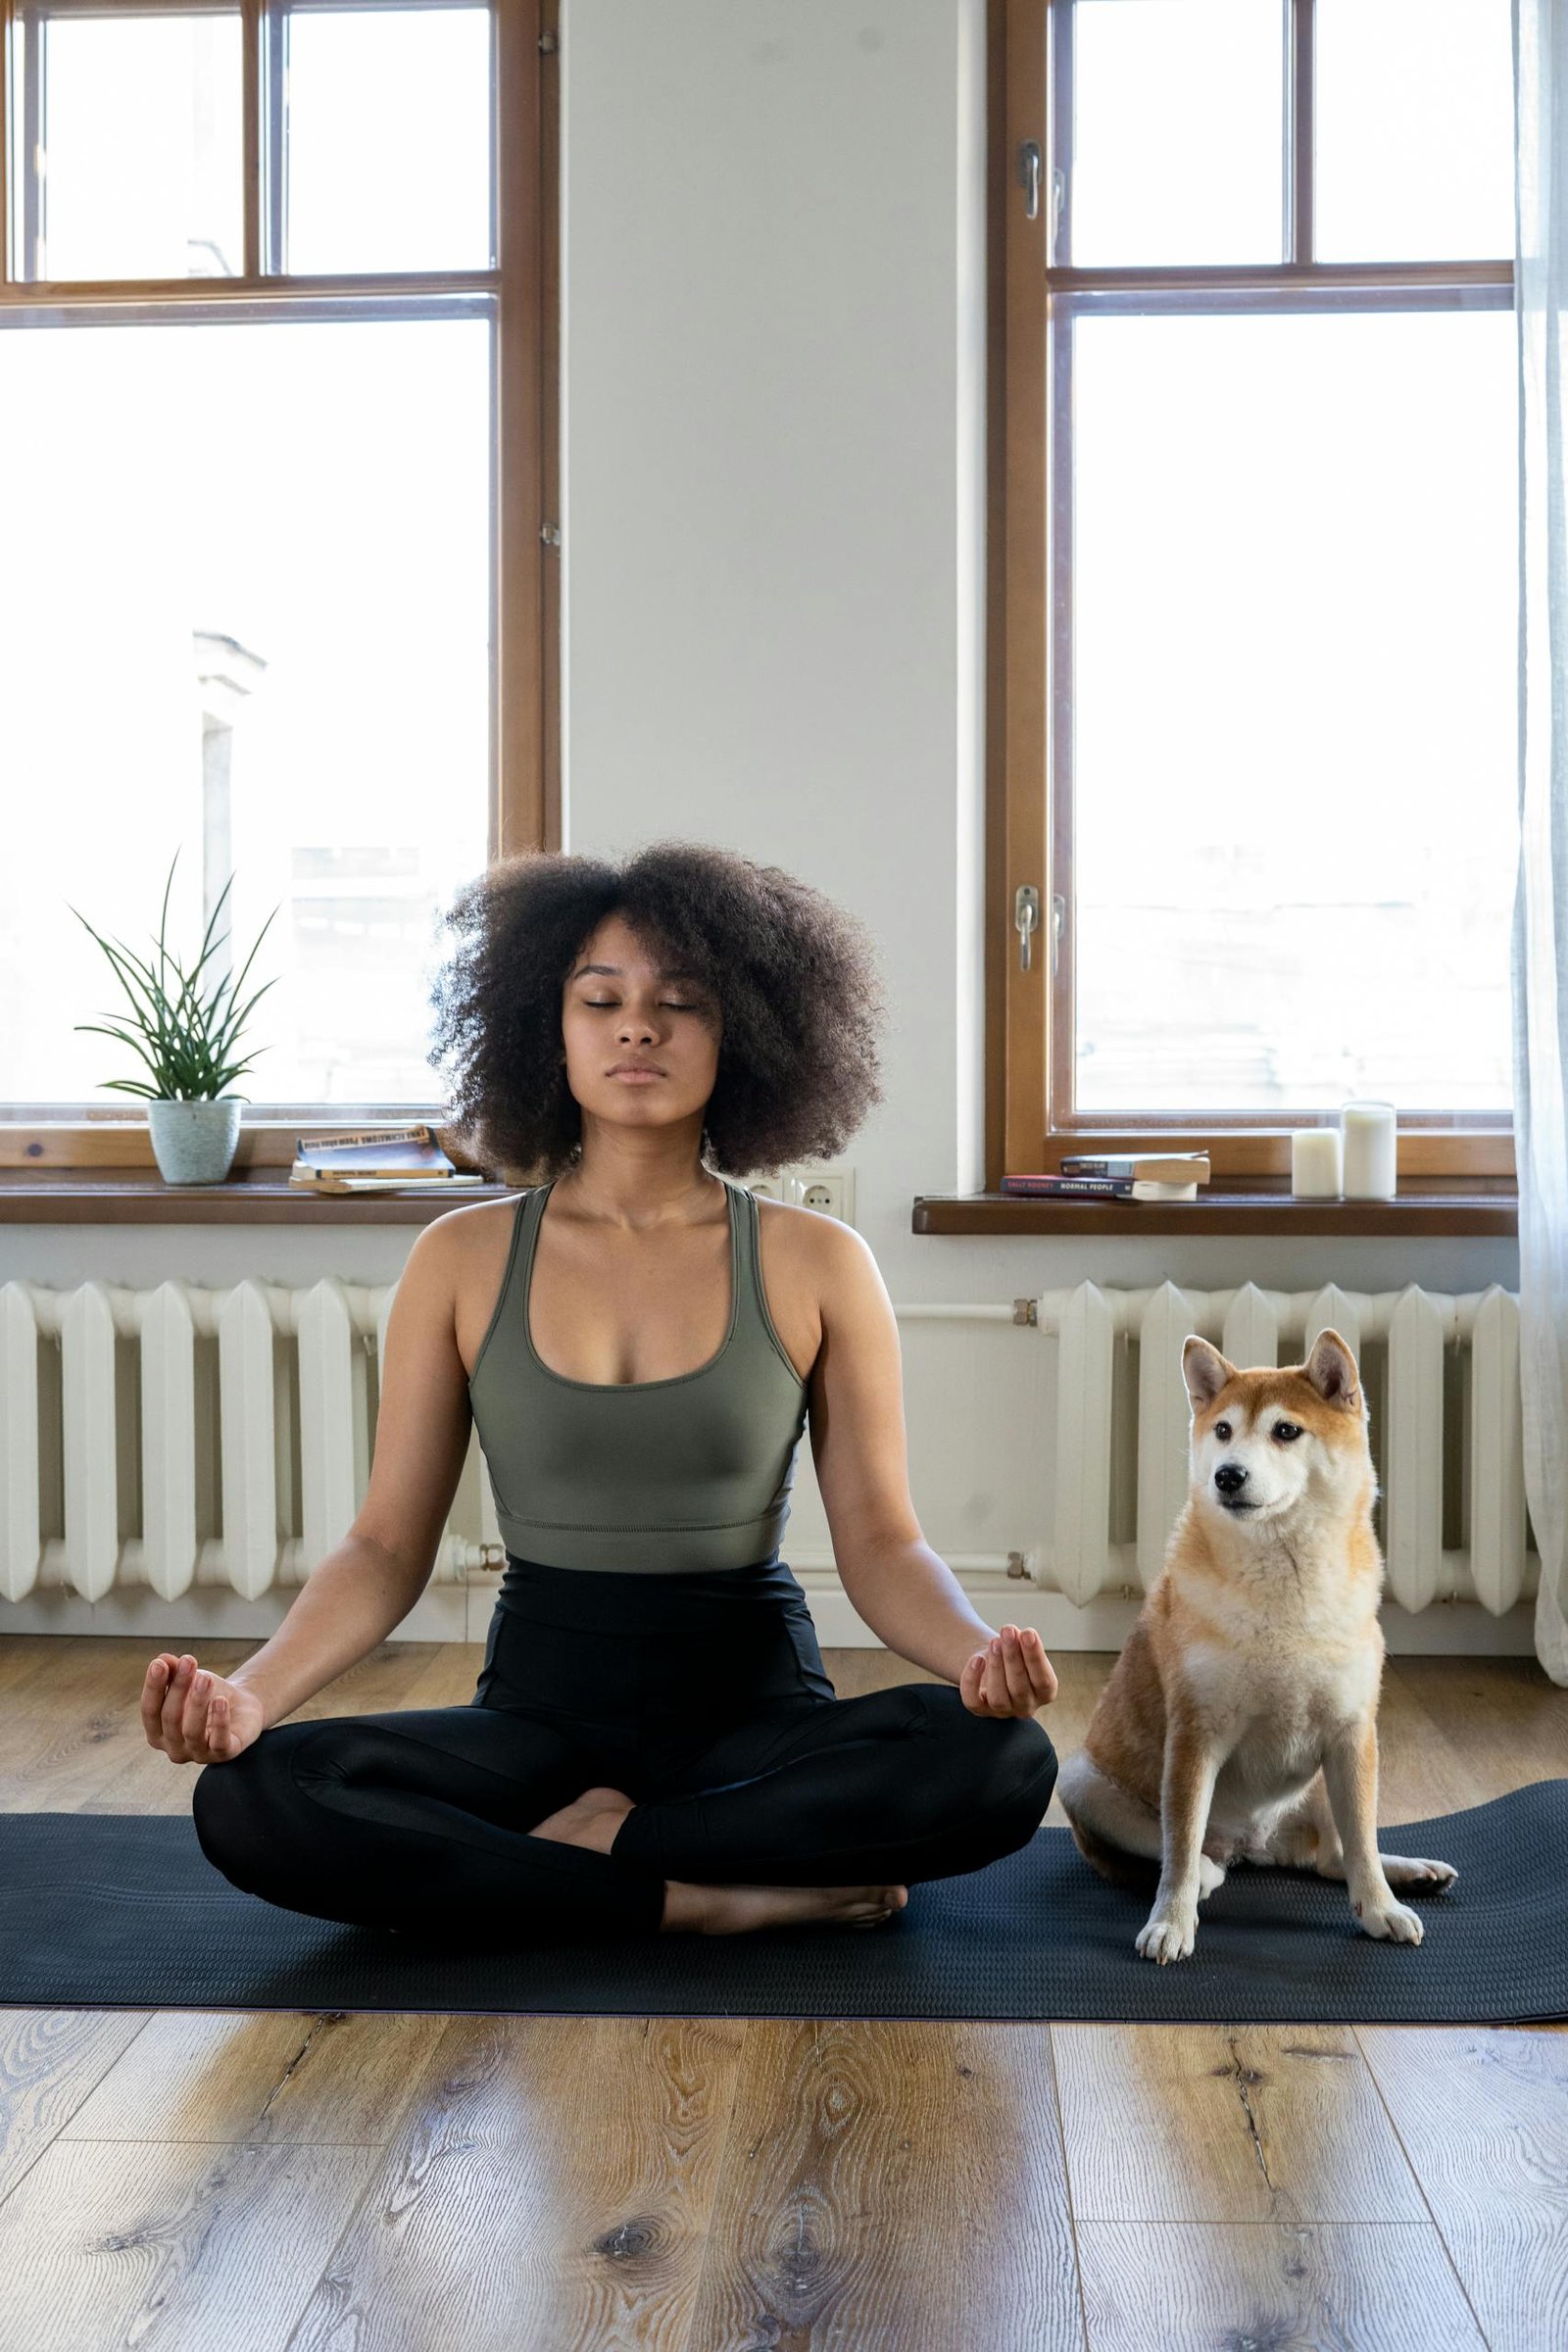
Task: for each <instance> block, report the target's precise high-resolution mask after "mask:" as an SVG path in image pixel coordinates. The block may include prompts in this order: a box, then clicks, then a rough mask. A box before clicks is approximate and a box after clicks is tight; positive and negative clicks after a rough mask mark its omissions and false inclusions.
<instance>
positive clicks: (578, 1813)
mask: <svg viewBox="0 0 1568 2352" xmlns="http://www.w3.org/2000/svg"><path fill="white" fill-rule="evenodd" d="M635 1809H636V1808H635V1807H634V1806H633V1804H632V1800H631V1798H630V1797H629V1796H627V1795H626V1793H625V1792H624V1790H623V1789H584V1790H583V1792H582V1794H581V1796H574V1797H573V1798H572V1800H571V1803H570V1804H569V1805H563V1806H562V1807H561V1809H560V1811H559V1812H556V1813H547V1814H546V1815H545V1818H544V1820H543V1821H537V1822H535V1823H534V1826H533V1828H532V1829H531V1830H530V1831H529V1833H528V1835H529V1837H530V1838H557V1839H558V1840H559V1841H560V1842H561V1844H563V1845H586V1846H587V1847H589V1848H590V1850H591V1851H592V1852H594V1853H596V1854H608V1853H609V1851H610V1849H611V1847H612V1846H613V1844H614V1842H615V1832H616V1831H617V1830H618V1829H619V1827H620V1825H621V1823H622V1822H623V1821H624V1820H625V1818H626V1816H627V1814H628V1813H631V1812H633V1811H635Z"/></svg>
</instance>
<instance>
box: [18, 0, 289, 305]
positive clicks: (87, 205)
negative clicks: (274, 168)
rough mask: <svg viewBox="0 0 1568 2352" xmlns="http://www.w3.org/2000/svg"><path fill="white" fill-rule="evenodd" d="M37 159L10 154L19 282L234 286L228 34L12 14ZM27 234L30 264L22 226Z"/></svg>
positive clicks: (235, 186)
mask: <svg viewBox="0 0 1568 2352" xmlns="http://www.w3.org/2000/svg"><path fill="white" fill-rule="evenodd" d="M22 23H23V31H24V38H23V40H22V42H21V43H19V52H20V54H21V56H22V59H23V66H22V74H21V79H22V82H23V88H22V89H20V90H19V91H18V93H17V99H16V118H17V119H18V121H19V123H21V122H25V118H26V111H27V109H26V105H25V97H26V92H27V89H28V87H29V85H30V89H31V92H32V103H33V104H34V105H35V106H36V107H37V110H38V113H37V121H38V142H39V145H40V146H41V148H42V150H43V153H42V155H41V156H40V157H39V159H38V167H37V171H36V174H35V176H34V177H33V179H32V181H31V183H30V186H29V185H28V184H27V181H26V176H25V173H26V164H27V151H26V142H25V138H24V137H22V136H20V135H19V136H18V137H17V138H16V139H15V141H14V147H15V152H16V156H17V168H16V172H15V174H14V178H13V203H14V206H15V209H16V215H17V219H18V221H19V222H21V223H22V235H21V238H20V240H19V243H20V267H21V270H22V273H23V274H24V275H25V276H27V277H38V278H115V277H187V276H189V277H215V276H216V277H234V276H237V275H238V274H239V272H240V270H242V268H243V266H244V258H245V257H244V229H243V213H242V169H243V163H242V158H243V108H242V99H241V72H240V20H239V15H238V12H237V10H236V11H230V12H227V13H224V14H221V15H211V16H208V15H201V16H192V15H188V14H181V15H179V16H165V17H159V16H127V17H123V18H120V19H118V20H116V19H113V18H110V17H74V16H62V17H51V16H50V15H49V14H48V13H47V12H46V11H44V12H38V13H32V12H26V13H25V14H24V17H23V20H22ZM34 220H35V221H36V225H37V237H38V250H37V252H36V253H35V254H33V253H29V252H28V250H27V248H28V245H29V243H30V239H29V237H28V235H27V226H28V223H29V221H34Z"/></svg>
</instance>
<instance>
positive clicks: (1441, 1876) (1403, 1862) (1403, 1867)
mask: <svg viewBox="0 0 1568 2352" xmlns="http://www.w3.org/2000/svg"><path fill="white" fill-rule="evenodd" d="M1378 1861H1379V1864H1380V1865H1381V1867H1382V1871H1383V1876H1384V1877H1385V1878H1386V1879H1387V1880H1388V1882H1389V1885H1390V1886H1391V1887H1417V1886H1428V1887H1451V1886H1452V1885H1453V1882H1454V1880H1455V1879H1456V1878H1457V1877H1458V1876H1459V1873H1458V1872H1457V1871H1456V1870H1455V1869H1454V1867H1453V1864H1452V1863H1451V1862H1426V1861H1422V1860H1420V1859H1412V1857H1411V1856H1410V1855H1409V1854H1379V1856H1378Z"/></svg>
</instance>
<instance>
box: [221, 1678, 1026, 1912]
mask: <svg viewBox="0 0 1568 2352" xmlns="http://www.w3.org/2000/svg"><path fill="white" fill-rule="evenodd" d="M1055 1775H1056V1757H1055V1751H1054V1748H1053V1746H1052V1743H1051V1740H1050V1739H1049V1737H1048V1735H1047V1734H1046V1731H1045V1729H1044V1727H1043V1726H1042V1725H1041V1724H1040V1723H1039V1722H1038V1721H1036V1720H1035V1719H1034V1718H1032V1717H1021V1716H1019V1717H1010V1718H1003V1717H985V1716H978V1715H974V1714H971V1713H970V1712H969V1710H968V1709H967V1708H966V1707H965V1706H964V1705H963V1702H962V1700H961V1698H960V1697H959V1695H958V1692H957V1691H956V1688H955V1687H954V1686H953V1685H952V1684H948V1683H906V1684H900V1685H897V1686H895V1687H894V1688H892V1689H890V1690H885V1691H868V1692H866V1693H865V1694H864V1695H863V1696H861V1697H859V1698H852V1699H835V1700H821V1699H818V1698H814V1697H812V1698H806V1699H788V1700H782V1701H772V1702H764V1703H762V1704H761V1705H760V1706H758V1707H756V1708H755V1709H754V1710H753V1712H752V1713H751V1714H749V1715H748V1716H746V1717H745V1718H744V1719H743V1720H741V1721H738V1722H732V1723H730V1724H727V1725H724V1726H722V1727H721V1728H718V1729H716V1730H713V1731H711V1732H708V1733H705V1734H702V1735H694V1734H693V1733H692V1732H691V1730H690V1728H689V1724H679V1725H678V1726H677V1725H674V1724H672V1726H671V1729H670V1731H669V1732H668V1733H667V1734H662V1733H660V1732H659V1731H658V1730H657V1729H651V1728H650V1727H649V1726H648V1725H647V1724H645V1725H644V1727H643V1729H642V1730H641V1732H640V1733H639V1732H638V1731H636V1730H635V1729H628V1728H626V1727H625V1726H623V1725H620V1724H616V1723H611V1724H597V1723H588V1722H580V1721H572V1720H570V1719H566V1718H562V1717H558V1716H555V1715H553V1714H547V1713H545V1712H544V1711H542V1710H540V1711H531V1712H526V1713H525V1712H519V1711H515V1710H513V1709H503V1708H495V1707H482V1706H454V1707H426V1708H405V1709H401V1710H396V1711H393V1712H391V1713H385V1714H377V1715H357V1716H329V1717H326V1718H323V1719H321V1720H319V1721H317V1722H295V1723H282V1724H276V1725H274V1726H273V1727H272V1728H271V1729H270V1731H267V1732H264V1733H263V1734H262V1735H261V1737H260V1739H259V1740H256V1741H255V1742H254V1743H253V1745H252V1746H250V1747H249V1748H246V1749H244V1750H242V1752H241V1753H240V1754H239V1755H238V1756H236V1757H233V1758H232V1759H230V1760H228V1761H226V1762H223V1763H218V1764H209V1765H207V1766H205V1767H204V1768H203V1770H202V1772H201V1773H200V1774H199V1775H198V1777H197V1780H196V1784H195V1787H194V1789H193V1790H192V1799H191V1810H192V1815H193V1817H194V1821H195V1826H196V1835H197V1838H198V1840H199V1842H200V1844H201V1847H202V1851H203V1852H204V1854H205V1855H206V1856H207V1858H208V1860H209V1861H210V1862H212V1863H213V1864H214V1866H215V1867H216V1868H217V1869H219V1870H221V1872H222V1873H223V1875H224V1877H225V1878H227V1879H229V1880H230V1881H231V1883H232V1884H233V1885H235V1886H237V1887H243V1888H245V1890H246V1891H247V1892H249V1893H253V1894H257V1895H260V1896H262V1897H263V1898H264V1899H265V1900H267V1901H269V1902H273V1903H277V1904H280V1905H281V1906H283V1907H284V1908H285V1909H288V1910H294V1911H301V1912H305V1913H308V1914H310V1915H311V1916H313V1917H315V1918H319V1919H333V1920H342V1921H345V1922H348V1923H352V1924H355V1925H360V1926H368V1927H381V1928H397V1929H402V1930H406V1931H408V1930H412V1931H415V1932H417V1933H419V1934H433V1935H436V1936H447V1935H448V1934H449V1933H451V1934H460V1935H463V1936H468V1937H473V1936H484V1937H485V1938H487V1939H495V1940H501V1941H517V1940H530V1941H531V1940H536V1939H541V1938H544V1937H548V1936H639V1935H647V1934H652V1933H655V1932H657V1931H658V1930H659V1929H660V1928H662V1927H663V1926H666V1925H668V1926H681V1925H694V1924H699V1922H698V1921H697V1920H696V1919H695V1918H694V1917H693V1915H692V1914H691V1913H690V1912H689V1911H683V1910H681V1909H680V1908H678V1907H674V1906H670V1908H671V1911H672V1915H671V1916H670V1917H668V1918H666V1894H667V1890H668V1888H669V1887H671V1886H676V1887H683V1886H686V1885H688V1884H690V1885H692V1886H694V1887H702V1886H705V1885H707V1886H715V1887H723V1886H740V1885H746V1886H750V1887H803V1888H804V1887H840V1888H843V1887H850V1886H852V1885H853V1886H855V1887H858V1888H861V1889H863V1888H864V1887H896V1886H898V1885H902V1884H908V1883H911V1882H914V1881H918V1880H921V1879H932V1878H946V1877H951V1876H955V1875H957V1874H959V1873H961V1872H964V1871H968V1870H976V1869H979V1868H980V1867H981V1866H982V1865H983V1864H985V1863H987V1862H991V1861H995V1860H996V1859H997V1858H998V1857H999V1856H1000V1855H1002V1854H1005V1853H1010V1852H1012V1851H1013V1850H1014V1849H1015V1848H1016V1847H1018V1846H1020V1845H1023V1844H1026V1843H1027V1842H1028V1840H1029V1838H1031V1837H1032V1836H1033V1835H1034V1832H1035V1830H1036V1828H1037V1827H1038V1826H1039V1823H1040V1820H1041V1817H1042V1815H1043V1814H1044V1812H1045V1809H1046V1806H1047V1805H1048V1804H1049V1802H1050V1799H1051V1791H1052V1788H1053V1787H1054V1782H1055ZM593 1788H600V1789H614V1790H622V1791H624V1792H625V1794H626V1795H627V1796H628V1797H629V1798H630V1799H631V1810H630V1811H629V1812H627V1813H626V1814H625V1816H624V1819H623V1820H622V1821H621V1822H620V1825H619V1827H618V1828H617V1829H615V1831H614V1835H613V1839H612V1840H611V1847H610V1850H609V1851H600V1850H597V1849H596V1848H595V1846H593V1845H592V1844H577V1843H573V1842H570V1841H569V1840H568V1839H567V1838H564V1837H540V1836H537V1835H535V1834H534V1832H535V1831H536V1829H537V1828H538V1827H539V1825H541V1824H542V1823H544V1822H547V1821H548V1820H550V1818H551V1817H552V1816H553V1815H554V1814H556V1813H558V1812H560V1811H561V1810H562V1809H564V1808H569V1807H571V1806H572V1805H573V1803H574V1801H575V1800H576V1799H577V1798H579V1797H580V1796H581V1795H582V1794H583V1792H584V1790H585V1789H593ZM775 1916H777V1914H775ZM736 1924H743V1923H739V1922H738V1923H736ZM755 1924H760V1921H759V1922H757V1923H755Z"/></svg>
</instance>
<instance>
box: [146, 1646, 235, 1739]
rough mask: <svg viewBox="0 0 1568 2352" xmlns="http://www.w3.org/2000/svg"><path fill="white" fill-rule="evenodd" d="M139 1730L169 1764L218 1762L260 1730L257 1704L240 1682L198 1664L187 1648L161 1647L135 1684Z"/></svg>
mask: <svg viewBox="0 0 1568 2352" xmlns="http://www.w3.org/2000/svg"><path fill="white" fill-rule="evenodd" d="M141 1720H142V1729H143V1730H144V1731H145V1732H146V1734H147V1744H148V1746H149V1747H161V1748H162V1749H163V1751H164V1753H165V1755H166V1756H168V1757H170V1758H171V1760H172V1762H173V1763H175V1764H222V1763H226V1762H227V1761H228V1759H229V1757H230V1756H237V1755H238V1754H239V1753H240V1750H241V1749H242V1748H246V1747H249V1746H250V1744H251V1741H252V1740H255V1739H256V1738H257V1736H258V1734H259V1733H260V1732H261V1730H262V1728H263V1726H262V1702H261V1700H260V1699H259V1698H258V1697H257V1695H256V1693H255V1691H247V1690H246V1688H245V1686H244V1684H243V1683H231V1682H228V1681H226V1680H225V1678H224V1677H223V1676H222V1675H221V1674H209V1673H206V1672H204V1671H203V1670H202V1669H201V1668H200V1667H198V1665H197V1663H196V1660H195V1659H194V1658H193V1657H192V1656H191V1654H190V1652H189V1651H188V1650H187V1651H185V1652H184V1654H183V1655H179V1654H178V1653H176V1652H175V1651H173V1650H172V1649H165V1650H161V1651H160V1652H159V1654H158V1656H157V1657H156V1658H154V1660H153V1662H152V1664H151V1665H150V1666H149V1667H148V1669H147V1677H146V1680H145V1682H144V1683H143V1684H142V1687H141Z"/></svg>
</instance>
